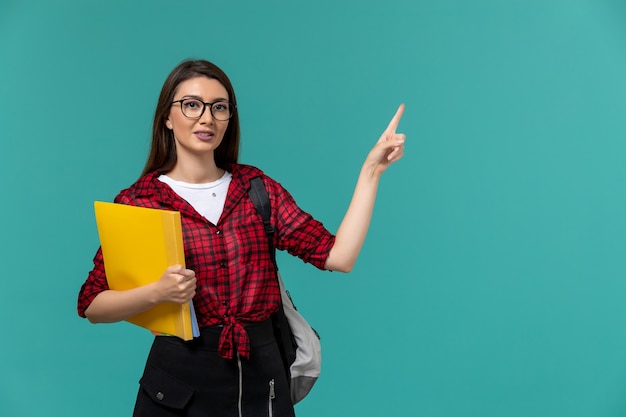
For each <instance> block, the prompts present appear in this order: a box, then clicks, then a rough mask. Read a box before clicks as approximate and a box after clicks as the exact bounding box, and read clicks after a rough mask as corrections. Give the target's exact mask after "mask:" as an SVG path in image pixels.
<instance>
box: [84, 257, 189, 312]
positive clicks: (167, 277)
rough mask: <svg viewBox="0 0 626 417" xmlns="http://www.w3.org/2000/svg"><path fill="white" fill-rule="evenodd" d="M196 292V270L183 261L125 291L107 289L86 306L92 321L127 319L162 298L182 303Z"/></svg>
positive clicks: (166, 300) (187, 300) (162, 300)
mask: <svg viewBox="0 0 626 417" xmlns="http://www.w3.org/2000/svg"><path fill="white" fill-rule="evenodd" d="M195 294H196V274H195V273H194V271H192V270H190V269H185V268H183V267H182V266H180V265H174V266H170V267H168V268H167V269H166V270H165V272H164V273H163V275H162V276H161V278H160V279H159V280H158V281H155V282H153V283H152V284H148V285H144V286H141V287H137V288H133V289H131V290H125V291H115V290H106V291H103V292H101V293H100V294H98V295H97V296H96V298H94V299H93V301H92V302H91V304H90V305H89V307H87V309H86V310H85V316H87V318H88V319H89V321H90V322H92V323H113V322H117V321H121V320H126V319H128V318H130V317H132V316H135V315H137V314H139V313H142V312H144V311H146V310H148V309H149V308H151V307H154V306H155V305H157V304H160V303H163V302H173V303H178V304H183V303H186V302H189V301H190V300H191V299H192V298H193V297H194V295H195Z"/></svg>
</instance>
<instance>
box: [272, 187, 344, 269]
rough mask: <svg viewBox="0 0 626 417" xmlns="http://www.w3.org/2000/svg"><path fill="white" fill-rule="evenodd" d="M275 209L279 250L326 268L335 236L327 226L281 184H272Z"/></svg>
mask: <svg viewBox="0 0 626 417" xmlns="http://www.w3.org/2000/svg"><path fill="white" fill-rule="evenodd" d="M270 183H271V187H272V190H273V193H272V196H273V199H274V201H272V207H274V208H275V209H274V210H273V213H274V215H275V216H276V219H275V220H276V221H275V222H274V224H275V225H277V227H276V228H277V235H276V242H275V243H276V248H277V249H280V250H286V251H287V252H289V253H290V254H291V255H294V256H297V257H299V258H300V259H302V260H303V261H304V262H308V263H310V264H312V265H313V266H315V267H317V268H319V269H324V265H325V264H326V260H327V259H328V255H329V254H330V250H331V248H332V247H333V245H334V243H335V236H334V235H333V234H332V233H331V232H329V231H328V230H327V229H326V227H324V225H323V224H322V223H321V222H320V221H318V220H315V219H314V218H313V216H311V215H310V214H309V213H307V212H305V211H304V210H302V209H301V208H300V207H298V205H297V204H296V202H295V200H294V198H293V197H292V196H291V194H290V193H289V192H288V191H287V190H285V189H284V188H283V187H282V186H281V185H280V184H279V183H277V182H274V181H271V180H270Z"/></svg>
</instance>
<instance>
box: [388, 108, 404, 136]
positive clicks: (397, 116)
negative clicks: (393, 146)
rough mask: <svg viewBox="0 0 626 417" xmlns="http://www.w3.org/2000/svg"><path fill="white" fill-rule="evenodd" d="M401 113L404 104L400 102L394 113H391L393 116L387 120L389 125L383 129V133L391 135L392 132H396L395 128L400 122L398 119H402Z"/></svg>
mask: <svg viewBox="0 0 626 417" xmlns="http://www.w3.org/2000/svg"><path fill="white" fill-rule="evenodd" d="M402 113H404V104H400V107H398V110H397V111H396V114H394V115H393V118H392V119H391V121H390V122H389V126H387V129H385V135H388V134H391V135H393V134H394V133H396V129H397V128H398V125H399V124H400V119H402Z"/></svg>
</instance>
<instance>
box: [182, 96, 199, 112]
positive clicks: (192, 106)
mask: <svg viewBox="0 0 626 417" xmlns="http://www.w3.org/2000/svg"><path fill="white" fill-rule="evenodd" d="M183 107H184V108H186V109H189V110H198V109H200V108H202V102H201V101H200V100H195V99H192V98H190V99H187V100H184V101H183Z"/></svg>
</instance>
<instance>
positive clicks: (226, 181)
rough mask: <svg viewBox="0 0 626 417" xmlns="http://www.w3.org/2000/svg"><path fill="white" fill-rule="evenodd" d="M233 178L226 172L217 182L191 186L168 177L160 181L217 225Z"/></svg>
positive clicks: (164, 176) (161, 178)
mask: <svg viewBox="0 0 626 417" xmlns="http://www.w3.org/2000/svg"><path fill="white" fill-rule="evenodd" d="M232 178H233V176H232V174H231V173H230V172H228V171H225V172H224V175H222V178H220V179H219V180H217V181H213V182H207V183H205V184H190V183H187V182H183V181H176V180H173V179H171V178H170V177H168V176H167V175H159V181H161V182H164V183H165V184H167V185H169V186H170V187H171V188H172V190H174V192H176V194H178V195H179V196H180V197H181V198H183V199H185V200H186V201H187V202H188V203H189V204H191V207H193V208H194V209H195V210H196V211H197V212H198V213H200V214H201V215H202V216H204V218H206V219H207V220H208V221H210V222H211V223H213V224H217V222H218V220H219V219H220V216H221V215H222V211H223V210H224V203H225V202H226V193H227V192H228V186H229V185H230V181H231V180H232Z"/></svg>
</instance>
